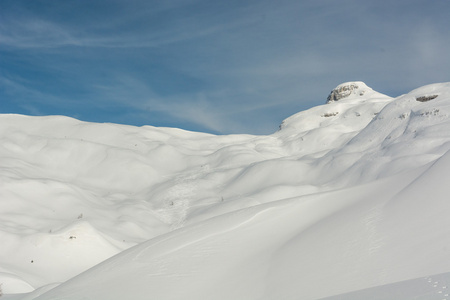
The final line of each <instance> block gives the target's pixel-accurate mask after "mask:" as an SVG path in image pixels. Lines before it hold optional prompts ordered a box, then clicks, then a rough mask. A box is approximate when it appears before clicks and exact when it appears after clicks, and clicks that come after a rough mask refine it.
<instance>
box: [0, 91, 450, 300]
mask: <svg viewBox="0 0 450 300" xmlns="http://www.w3.org/2000/svg"><path fill="white" fill-rule="evenodd" d="M449 115H450V83H441V84H432V85H428V86H424V87H421V88H418V89H416V90H414V91H411V92H410V93H408V94H405V95H402V96H400V97H397V98H391V97H388V96H386V95H383V94H380V93H378V92H375V91H373V90H372V89H371V88H369V87H368V86H367V85H365V84H364V83H362V82H350V83H345V84H342V85H339V86H338V87H336V89H334V90H333V91H332V92H331V94H330V96H329V97H328V103H327V104H325V105H322V106H318V107H314V108H312V109H309V110H307V111H303V112H300V113H298V114H296V115H293V116H292V117H290V118H288V119H286V120H285V121H283V123H282V125H281V126H280V130H279V131H277V132H275V133H274V134H272V135H269V136H252V135H229V136H215V135H210V134H203V133H194V132H187V131H183V130H179V129H173V128H155V127H150V126H144V127H140V128H138V127H132V126H123V125H115V124H94V123H86V122H81V121H78V120H75V119H71V118H67V117H61V116H53V117H29V116H21V115H0V138H1V141H2V142H1V144H0V162H1V169H0V185H1V186H0V224H1V227H0V239H1V240H2V247H0V283H3V285H2V289H3V293H5V294H6V295H5V296H4V297H5V299H131V298H132V299H149V298H151V299H320V298H325V297H331V298H329V299H333V300H334V299H358V298H357V297H361V295H366V296H364V297H363V298H365V299H389V297H390V295H389V294H391V295H393V294H395V295H400V296H395V297H393V298H395V299H401V298H402V297H403V296H401V295H411V294H415V295H419V294H420V295H422V297H423V298H418V299H434V298H433V297H441V298H436V299H443V298H445V297H448V296H446V294H447V293H445V288H444V286H446V285H445V284H440V285H439V284H438V283H436V284H435V283H434V282H441V283H442V280H443V279H442V280H440V281H439V280H437V279H433V278H441V277H442V278H444V279H445V278H447V277H448V276H447V277H445V275H437V274H446V273H448V272H450V260H448V256H449V254H450V232H449V231H450V229H449V228H450V221H449V218H448V215H449V214H450V202H449V201H448V196H447V195H448V194H450V186H449V185H448V184H447V182H446V181H447V179H448V178H450V176H449V170H450V153H449V150H450V131H449V129H450V119H449ZM439 276H441V277H439ZM417 282H422V283H423V284H422V285H418V284H417ZM59 283H60V284H59ZM433 285H436V287H433V288H431V287H432V286H433ZM420 287H422V288H420ZM437 287H439V289H436V288H437ZM357 291H359V292H357ZM349 293H350V294H349ZM352 293H353V294H352ZM358 293H359V294H358ZM361 293H362V294H361ZM408 293H409V294H408ZM367 295H372V296H373V297H374V298H368V297H367ZM377 295H378V298H377ZM420 295H419V296H420ZM424 295H425V296H424ZM342 297H343V298H342ZM351 297H354V298H351ZM408 297H409V296H405V297H403V298H408ZM424 297H428V298H424ZM391 298H392V297H391Z"/></svg>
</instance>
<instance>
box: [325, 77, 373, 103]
mask: <svg viewBox="0 0 450 300" xmlns="http://www.w3.org/2000/svg"><path fill="white" fill-rule="evenodd" d="M367 92H374V90H373V89H371V88H370V87H368V86H367V85H366V84H365V83H364V82H362V81H350V82H344V83H341V84H340V85H338V86H337V87H335V88H334V89H333V90H332V91H331V92H330V95H328V98H327V103H331V102H334V101H339V100H341V99H343V98H348V99H357V98H360V97H362V96H364V95H365V94H366V93H367Z"/></svg>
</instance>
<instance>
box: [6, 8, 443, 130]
mask: <svg viewBox="0 0 450 300" xmlns="http://www.w3.org/2000/svg"><path fill="white" fill-rule="evenodd" d="M449 14H450V0H432V1H430V0H397V1H384V0H378V1H365V0H359V1H357V0H348V1H345V0H343V1H338V0H311V1H299V0H297V1H293V0H277V1H273V0H272V1H266V0H254V1H253V0H248V1H246V0H226V1H225V0H221V1H218V0H164V1H163V0H161V1H154V0H127V1H124V0H122V1H113V0H112V1H99V0H89V1H75V0H73V1H70V0H66V1H53V0H51V1H50V0H47V1H41V0H27V1H24V0H1V1H0V113H20V114H27V115H50V114H58V115H66V116H71V117H75V118H78V119H81V120H85V121H93V122H113V123H121V124H130V125H138V126H141V125H153V126H167V127H179V128H183V129H187V130H194V131H203V132H211V133H219V134H227V133H253V134H268V133H272V132H274V131H276V130H277V128H278V125H279V124H280V123H281V121H282V120H283V119H284V118H286V117H288V116H290V115H292V114H294V113H296V112H298V111H301V110H304V109H307V108H310V107H312V106H316V105H319V104H323V103H324V102H325V101H326V97H327V96H328V93H329V92H330V90H331V89H333V88H334V87H335V86H336V85H338V84H340V83H342V82H345V81H353V80H361V81H364V82H366V83H367V85H369V86H370V87H372V88H373V89H375V90H377V91H379V92H382V93H385V94H388V95H390V96H399V95H401V94H403V93H406V92H409V91H410V90H412V89H414V88H417V87H419V86H422V85H425V84H429V83H435V82H445V81H450V79H449V77H450V55H449V54H448V53H449V49H450V33H449V28H450V18H449Z"/></svg>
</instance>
